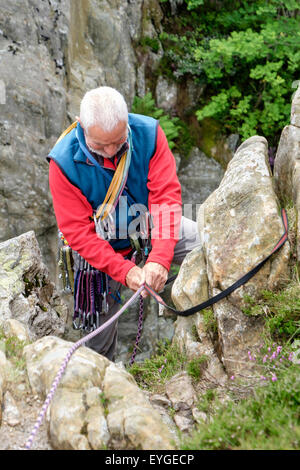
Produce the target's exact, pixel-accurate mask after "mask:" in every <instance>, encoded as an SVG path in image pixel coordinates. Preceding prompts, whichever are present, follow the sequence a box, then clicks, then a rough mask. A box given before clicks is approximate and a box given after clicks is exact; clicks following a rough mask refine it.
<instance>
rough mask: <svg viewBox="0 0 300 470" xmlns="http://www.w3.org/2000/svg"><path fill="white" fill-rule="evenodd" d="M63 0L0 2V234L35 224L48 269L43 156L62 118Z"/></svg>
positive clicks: (49, 221) (50, 227) (51, 228)
mask: <svg viewBox="0 0 300 470" xmlns="http://www.w3.org/2000/svg"><path fill="white" fill-rule="evenodd" d="M68 4H69V2H68V1H67V0H62V2H59V4H58V2H40V1H38V0H30V1H28V0H25V1H21V0H12V1H10V2H5V1H4V0H1V2H0V5H1V6H0V29H1V34H0V50H1V61H0V77H1V80H2V82H3V83H4V84H5V103H4V104H1V117H0V156H1V158H0V174H1V177H0V192H1V195H2V197H1V200H0V222H1V223H0V241H2V240H6V239H8V238H11V237H15V236H17V235H19V234H21V233H23V232H27V231H28V230H35V232H36V235H37V237H38V239H39V242H40V243H41V247H42V250H43V253H44V255H45V257H46V259H47V262H48V263H49V265H50V267H51V270H53V268H54V260H53V251H52V249H53V245H52V240H53V237H54V236H55V233H56V229H55V225H56V223H55V217H54V213H53V210H52V207H51V196H50V192H49V189H48V163H47V162H46V160H45V158H44V157H45V156H46V155H47V152H48V150H49V147H50V146H51V145H52V143H54V142H55V138H57V136H58V135H59V134H60V132H61V129H62V128H63V127H64V125H65V119H66V91H65V87H64V83H63V79H64V73H63V70H62V69H63V64H64V51H65V44H66V37H67V31H68V27H67V19H66V16H65V14H64V12H68Z"/></svg>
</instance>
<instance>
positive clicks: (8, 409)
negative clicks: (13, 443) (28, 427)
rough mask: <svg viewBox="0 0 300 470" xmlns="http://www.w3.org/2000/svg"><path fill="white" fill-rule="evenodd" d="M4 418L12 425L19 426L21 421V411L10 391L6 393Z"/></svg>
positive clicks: (4, 420)
mask: <svg viewBox="0 0 300 470" xmlns="http://www.w3.org/2000/svg"><path fill="white" fill-rule="evenodd" d="M2 420H3V422H5V423H7V424H8V425H9V426H12V427H14V426H17V425H18V424H20V422H21V416H20V412H19V410H18V407H17V405H16V402H15V400H14V398H13V396H12V395H11V393H10V392H9V391H7V392H6V393H5V395H4V400H3V415H2Z"/></svg>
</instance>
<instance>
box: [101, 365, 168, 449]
mask: <svg viewBox="0 0 300 470" xmlns="http://www.w3.org/2000/svg"><path fill="white" fill-rule="evenodd" d="M103 391H104V394H105V396H106V397H108V405H107V411H108V414H107V423H108V429H109V432H110V434H111V436H112V438H113V440H114V441H116V442H117V443H118V444H117V445H118V446H120V445H121V446H122V442H124V440H126V439H127V440H129V448H132V449H139V448H140V449H143V450H146V449H147V450H151V449H172V448H173V446H172V445H171V441H172V434H171V433H170V431H169V429H168V428H167V426H166V425H165V424H164V423H163V422H162V421H161V419H160V415H159V413H158V412H157V411H156V410H154V409H153V408H152V406H151V404H150V402H149V400H148V399H147V398H146V397H145V396H144V393H143V392H142V390H139V388H138V387H137V385H136V383H135V380H134V379H133V377H132V376H131V375H130V374H129V373H128V372H126V371H123V370H120V369H118V368H117V367H116V366H115V365H114V364H110V365H109V367H107V369H106V373H105V377H104V384H103ZM121 391H122V392H121ZM123 445H124V444H123Z"/></svg>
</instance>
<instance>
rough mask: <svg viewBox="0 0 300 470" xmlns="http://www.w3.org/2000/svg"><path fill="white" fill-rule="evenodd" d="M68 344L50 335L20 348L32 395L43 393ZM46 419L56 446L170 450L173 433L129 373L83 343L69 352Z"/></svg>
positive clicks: (50, 384)
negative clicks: (22, 349)
mask: <svg viewBox="0 0 300 470" xmlns="http://www.w3.org/2000/svg"><path fill="white" fill-rule="evenodd" d="M72 345H73V344H72V343H69V342H66V341H64V340H62V339H60V338H56V337H54V336H49V337H45V338H42V339H40V340H38V341H36V342H35V343H33V344H31V345H28V346H26V347H25V348H24V353H25V357H26V363H27V371H28V378H29V382H30V385H31V387H32V391H33V393H37V394H38V395H39V396H41V397H45V396H46V394H47V393H48V391H49V390H50V387H51V386H52V383H53V380H54V378H55V376H56V374H57V372H58V370H59V368H60V366H61V364H62V362H63V361H64V360H65V357H66V355H67V353H68V352H69V350H70V348H71V347H72ZM48 420H49V435H50V439H51V444H52V445H53V447H54V448H55V449H74V450H75V449H78V450H79V449H103V448H106V447H107V446H109V447H110V448H119V447H118V446H121V447H122V448H131V449H134V448H142V449H172V448H173V447H172V445H171V443H170V442H171V440H172V435H171V434H170V432H169V430H168V428H167V427H166V425H165V424H164V423H163V422H162V421H161V418H160V415H159V413H158V412H156V411H155V410H154V409H153V408H152V406H151V404H150V402H149V400H148V399H147V398H146V397H144V394H143V392H142V391H141V390H139V388H138V386H137V384H136V382H135V380H134V378H133V376H132V375H130V374H129V373H128V372H126V370H124V369H123V368H119V367H117V366H116V365H115V364H113V363H110V361H109V360H108V359H106V358H105V357H103V356H101V355H99V354H97V353H96V352H95V351H92V350H91V349H89V348H85V347H81V348H80V349H78V350H77V351H76V352H75V353H74V354H73V355H72V357H71V359H70V361H69V363H68V365H67V367H66V369H65V371H64V374H63V376H62V379H61V381H60V383H59V386H58V389H57V390H56V392H55V394H54V397H53V399H52V403H51V405H50V412H49V414H48ZM116 446H117V447H116Z"/></svg>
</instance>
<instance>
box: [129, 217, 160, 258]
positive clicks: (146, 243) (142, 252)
mask: <svg viewBox="0 0 300 470" xmlns="http://www.w3.org/2000/svg"><path fill="white" fill-rule="evenodd" d="M153 227H154V225H153V218H152V215H151V214H150V212H149V211H145V212H143V213H141V214H140V223H139V226H138V228H139V231H137V230H136V231H134V232H133V231H132V232H130V231H129V232H128V236H129V238H130V243H131V247H132V249H133V254H132V257H131V261H133V262H134V263H135V264H136V265H138V264H140V262H141V261H142V262H143V263H146V261H147V258H148V256H149V254H150V251H151V249H152V245H151V230H152V229H153Z"/></svg>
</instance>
